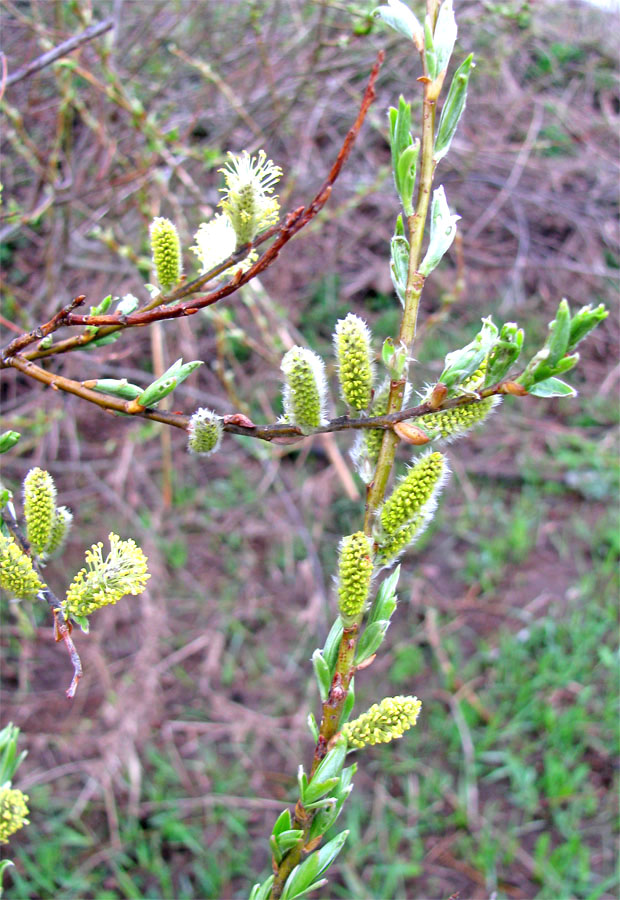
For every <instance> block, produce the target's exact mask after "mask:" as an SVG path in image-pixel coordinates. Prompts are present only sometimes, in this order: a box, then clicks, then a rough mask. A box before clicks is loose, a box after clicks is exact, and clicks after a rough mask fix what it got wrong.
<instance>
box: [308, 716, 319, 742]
mask: <svg viewBox="0 0 620 900" xmlns="http://www.w3.org/2000/svg"><path fill="white" fill-rule="evenodd" d="M306 724H307V726H308V729H309V731H310V734H311V735H312V737H313V739H314V743H315V744H316V742H317V741H318V739H319V726H318V725H317V723H316V718H315V716H314V713H312V712H310V713H308V718H307V719H306Z"/></svg>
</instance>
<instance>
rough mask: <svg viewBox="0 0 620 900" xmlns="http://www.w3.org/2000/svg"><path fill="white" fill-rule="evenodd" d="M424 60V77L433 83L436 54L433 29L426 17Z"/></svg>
mask: <svg viewBox="0 0 620 900" xmlns="http://www.w3.org/2000/svg"><path fill="white" fill-rule="evenodd" d="M424 58H425V60H426V73H425V74H426V75H428V77H429V78H430V79H431V81H434V80H435V79H436V78H437V75H438V73H439V69H438V66H437V53H436V51H435V42H434V41H433V29H432V28H431V20H430V19H429V17H428V16H426V18H425V20H424Z"/></svg>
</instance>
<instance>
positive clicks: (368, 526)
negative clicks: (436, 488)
mask: <svg viewBox="0 0 620 900" xmlns="http://www.w3.org/2000/svg"><path fill="white" fill-rule="evenodd" d="M435 111H436V100H435V99H434V98H432V97H430V96H429V85H428V84H425V85H424V106H423V119H422V152H421V156H422V164H421V167H420V183H419V187H418V197H417V202H416V210H415V212H414V214H413V215H412V216H409V217H408V219H407V224H408V226H409V268H408V271H407V286H406V288H405V309H404V311H403V317H402V320H401V323H400V330H399V332H398V343H400V344H402V345H403V346H405V347H406V348H407V352H408V353H409V352H410V351H411V348H412V346H413V342H414V340H415V333H416V325H417V321H418V310H419V308H420V297H421V295H422V289H423V288H424V276H422V275H421V274H420V273H419V272H418V266H419V265H420V262H421V260H422V242H423V240H424V231H425V227H426V219H427V217H428V208H429V205H430V199H431V190H432V187H433V175H434V171H435V162H434V160H433V153H434V150H435ZM405 383H406V382H405V380H400V381H393V382H392V384H391V385H390V399H389V403H388V413H392V412H398V411H399V410H400V409H402V405H403V397H404V390H405ZM398 441H399V438H398V436H397V435H396V434H394V432H393V431H386V432H385V434H384V435H383V443H382V444H381V451H380V453H379V459H378V461H377V468H376V469H375V477H374V480H373V483H372V484H371V486H370V490H369V492H368V498H367V502H366V515H365V517H364V531H365V532H366V534H368V535H370V534H371V531H372V520H373V516H374V513H375V510H376V509H377V507H378V506H379V504H380V503H381V501H382V500H383V497H384V495H385V490H386V487H387V483H388V479H389V477H390V473H391V471H392V467H393V465H394V457H395V455H396V447H397V446H398Z"/></svg>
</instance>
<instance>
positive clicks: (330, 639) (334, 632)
mask: <svg viewBox="0 0 620 900" xmlns="http://www.w3.org/2000/svg"><path fill="white" fill-rule="evenodd" d="M343 631H344V626H343V624H342V619H341V618H340V616H338V618H337V619H336V621H335V622H334V624H333V625H332V627H331V628H330V631H329V634H328V635H327V640H326V641H325V646H324V647H323V658H324V660H325V662H326V663H327V665H328V666H329V672H330V675H331V677H332V678H333V676H334V668H335V666H336V660H337V659H338V648H339V647H340V641H341V639H342V632H343Z"/></svg>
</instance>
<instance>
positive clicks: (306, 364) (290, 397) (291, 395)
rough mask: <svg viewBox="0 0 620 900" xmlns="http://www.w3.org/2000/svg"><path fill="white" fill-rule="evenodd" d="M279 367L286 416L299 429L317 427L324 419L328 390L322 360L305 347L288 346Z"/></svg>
mask: <svg viewBox="0 0 620 900" xmlns="http://www.w3.org/2000/svg"><path fill="white" fill-rule="evenodd" d="M280 368H281V370H282V372H283V373H284V376H285V378H286V383H285V385H284V395H283V404H284V414H285V417H286V420H287V421H289V422H291V423H292V424H293V425H297V426H299V428H301V429H302V431H309V430H311V429H312V428H318V426H319V425H321V424H322V423H323V412H324V408H325V397H326V392H327V382H326V380H325V366H324V365H323V360H322V359H321V357H320V356H318V355H317V354H316V353H314V352H313V351H312V350H308V349H307V348H306V347H291V349H290V350H289V351H288V352H287V353H285V354H284V358H283V359H282V364H281V366H280Z"/></svg>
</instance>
